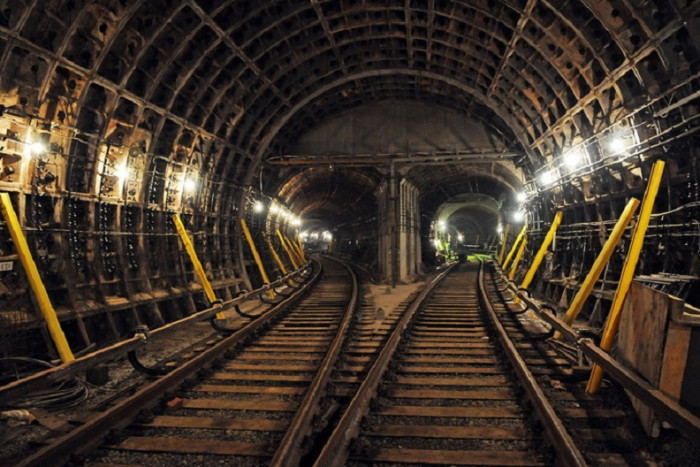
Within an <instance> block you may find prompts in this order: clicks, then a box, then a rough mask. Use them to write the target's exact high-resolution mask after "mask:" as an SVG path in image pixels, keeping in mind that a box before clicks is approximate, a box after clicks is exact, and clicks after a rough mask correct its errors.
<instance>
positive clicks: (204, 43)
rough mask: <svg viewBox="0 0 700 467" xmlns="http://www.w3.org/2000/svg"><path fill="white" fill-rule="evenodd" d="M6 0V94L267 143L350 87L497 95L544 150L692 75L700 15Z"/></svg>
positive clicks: (692, 5)
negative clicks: (56, 100)
mask: <svg viewBox="0 0 700 467" xmlns="http://www.w3.org/2000/svg"><path fill="white" fill-rule="evenodd" d="M3 3H4V4H5V6H4V7H3V8H2V14H1V15H0V28H2V29H0V33H1V34H0V37H2V39H3V43H2V46H3V56H2V57H3V58H2V60H3V70H4V72H3V82H2V87H3V90H4V91H5V92H6V93H9V94H10V96H8V97H6V102H7V103H8V104H11V103H12V91H14V92H15V95H16V96H17V99H16V104H19V105H22V107H23V109H25V110H27V111H30V112H32V113H34V112H40V113H42V114H44V115H46V116H49V117H55V116H56V115H57V114H58V112H59V109H57V108H53V107H50V108H43V109H42V106H43V105H44V104H45V102H46V101H47V99H48V98H50V97H53V98H62V99H64V100H66V99H67V100H68V102H70V104H68V102H66V104H68V105H74V106H75V107H73V109H71V108H68V109H64V110H63V111H62V112H63V114H62V115H63V119H69V120H72V119H71V117H72V116H73V115H72V114H73V113H74V112H71V110H78V108H80V107H84V106H89V105H94V106H96V107H97V109H96V110H98V111H99V112H101V113H103V114H110V112H114V111H115V110H118V108H115V104H116V102H115V101H114V99H115V97H116V96H115V95H113V94H116V95H119V96H121V98H122V99H124V100H127V101H129V102H130V104H129V103H127V104H125V105H124V106H125V107H129V106H132V107H133V108H123V109H122V110H123V111H124V112H125V115H123V116H122V119H125V120H128V121H129V122H131V123H139V125H140V126H143V127H147V129H148V130H149V131H151V132H152V133H153V136H154V137H156V138H160V139H163V137H164V135H163V132H166V133H167V131H168V130H170V131H174V132H176V133H177V130H173V129H172V128H170V127H171V126H173V125H170V126H169V125H164V124H163V122H162V120H160V117H163V116H165V117H167V118H168V119H169V120H170V121H172V122H173V124H175V125H178V126H186V127H189V128H190V129H192V130H194V131H197V132H198V133H199V134H201V135H204V136H208V137H215V138H214V139H215V140H217V141H220V142H221V143H222V144H233V145H234V146H235V147H236V149H237V150H238V152H240V153H242V154H243V155H244V157H253V158H259V157H262V156H263V155H265V154H266V153H267V150H268V149H269V148H270V145H273V143H275V141H277V144H285V142H286V141H287V140H288V139H289V138H293V137H294V135H297V134H300V133H302V132H303V131H304V130H305V129H306V128H307V127H308V126H313V125H316V124H317V123H318V122H319V119H321V118H324V116H325V115H326V114H327V113H332V112H335V111H338V110H339V109H342V108H344V106H345V104H349V105H352V104H350V101H352V100H353V99H354V100H357V101H358V102H367V101H370V100H372V99H377V98H386V97H390V96H396V95H400V96H402V97H409V98H410V97H414V96H416V94H420V97H419V98H421V99H427V100H431V101H433V102H437V103H443V104H446V105H450V106H452V107H458V108H460V109H462V110H463V109H465V108H466V109H475V108H479V106H480V107H481V108H487V109H489V110H488V113H487V115H489V116H490V115H495V116H496V117H493V118H492V122H493V125H494V126H496V127H499V128H501V129H502V130H503V131H504V132H505V131H507V132H512V134H514V135H515V136H516V137H517V139H518V141H520V142H521V143H522V144H523V146H524V150H525V151H526V152H527V153H529V154H530V155H531V156H533V157H537V156H540V157H541V156H543V155H547V154H550V153H553V152H555V151H556V150H558V149H559V148H561V147H564V146H566V145H567V144H569V143H570V142H571V141H572V140H573V139H575V138H576V137H578V136H579V135H583V136H584V137H586V136H590V134H591V133H592V132H593V131H594V129H595V127H597V126H599V123H600V120H601V119H602V120H605V119H607V120H610V118H611V117H612V118H615V112H618V113H624V112H625V111H626V110H631V109H634V108H636V107H637V106H639V105H641V104H642V103H644V102H646V101H647V100H648V99H649V98H650V97H655V96H657V95H659V94H661V93H662V92H663V91H664V90H665V89H666V87H667V86H668V85H669V84H672V83H674V82H676V83H677V82H680V81H682V80H683V79H685V78H689V77H692V74H693V73H695V72H696V71H697V70H696V66H697V60H698V37H697V36H698V31H699V30H700V28H699V27H698V24H697V23H698V2H693V1H685V2H680V1H635V2H630V1H627V0H618V1H609V2H602V1H591V0H575V1H566V2H558V3H556V4H553V3H550V2H547V1H540V0H529V1H528V0H520V1H505V2H497V1H492V0H488V1H486V0H483V1H472V2H456V1H440V0H423V1H418V0H416V1H405V0H382V1H362V2H357V1H343V0H341V1H337V0H333V1H317V0H312V1H306V0H304V1H274V2H259V1H241V0H236V1H214V0H188V1H174V0H173V1H167V0H156V1H152V0H151V1H126V0H123V1H116V0H113V1H105V2H99V3H98V2H86V1H73V0H71V1H49V2H37V1H34V2H31V1H11V2H3ZM98 87H99V88H105V89H106V90H107V91H106V93H105V94H106V95H105V96H104V97H103V98H100V97H99V96H98V97H97V98H95V99H91V89H92V92H93V94H94V93H95V91H96V89H98ZM98 90H99V89H98ZM98 94H99V92H98ZM93 97H94V96H93ZM319 109H320V112H319V111H318V110H319ZM66 110H68V112H66ZM467 111H468V112H469V111H470V110H467ZM48 112H51V113H52V115H48ZM490 118H491V117H490ZM66 123H70V124H75V123H76V122H74V121H73V122H66ZM169 139H170V140H172V139H174V138H173V136H172V135H171V136H169ZM168 142H169V141H166V144H163V145H161V146H160V147H158V146H156V148H155V149H160V150H161V151H164V152H167V150H168V149H170V148H169V147H168V146H169V144H167V143H168ZM170 146H171V145H170ZM227 156H230V154H228V153H227ZM536 160H537V159H535V161H536ZM221 164H222V166H223V167H224V168H225V169H226V172H227V173H226V175H229V176H230V175H231V173H232V172H236V171H238V172H240V171H241V169H246V168H248V167H249V164H248V165H245V167H244V164H240V163H236V164H230V163H227V162H221Z"/></svg>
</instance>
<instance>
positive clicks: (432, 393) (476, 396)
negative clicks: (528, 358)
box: [389, 389, 517, 400]
mask: <svg viewBox="0 0 700 467" xmlns="http://www.w3.org/2000/svg"><path fill="white" fill-rule="evenodd" d="M389 397H396V398H404V399H465V400H512V399H516V398H517V397H516V395H515V394H514V393H513V391H506V390H500V389H499V390H494V391H483V390H482V391H452V390H445V389H390V390H389Z"/></svg>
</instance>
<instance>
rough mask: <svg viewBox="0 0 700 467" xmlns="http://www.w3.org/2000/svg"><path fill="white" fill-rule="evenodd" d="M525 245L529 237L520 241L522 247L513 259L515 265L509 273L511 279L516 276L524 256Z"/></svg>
mask: <svg viewBox="0 0 700 467" xmlns="http://www.w3.org/2000/svg"><path fill="white" fill-rule="evenodd" d="M525 245H527V237H525V238H523V241H522V242H521V243H520V248H518V254H517V255H515V260H514V261H513V267H512V268H511V269H510V274H508V278H509V279H513V278H514V277H515V271H516V270H517V269H518V264H520V259H521V258H522V257H523V252H524V251H525Z"/></svg>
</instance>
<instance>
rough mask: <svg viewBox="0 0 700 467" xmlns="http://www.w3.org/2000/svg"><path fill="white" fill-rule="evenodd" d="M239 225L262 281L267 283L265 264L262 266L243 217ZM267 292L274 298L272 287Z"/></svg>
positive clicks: (268, 281)
mask: <svg viewBox="0 0 700 467" xmlns="http://www.w3.org/2000/svg"><path fill="white" fill-rule="evenodd" d="M241 227H243V235H245V239H246V240H248V246H249V247H250V251H252V252H253V258H254V259H255V264H257V265H258V271H260V275H261V276H262V278H263V281H265V283H266V284H269V283H270V279H269V278H268V277H267V273H266V272H265V266H263V262H262V259H260V255H259V254H258V249H257V248H256V247H255V243H254V242H253V236H252V235H250V230H249V229H248V224H247V223H246V221H245V219H241ZM268 293H269V294H270V297H271V298H275V292H274V291H273V290H272V289H270V290H268Z"/></svg>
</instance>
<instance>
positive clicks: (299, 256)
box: [284, 236, 306, 265]
mask: <svg viewBox="0 0 700 467" xmlns="http://www.w3.org/2000/svg"><path fill="white" fill-rule="evenodd" d="M284 238H286V239H287V244H288V245H289V246H290V248H291V249H292V251H293V252H294V254H295V255H296V258H297V259H298V260H299V265H303V264H304V263H306V261H305V260H304V256H303V255H302V254H301V252H300V251H299V245H297V243H296V242H295V241H294V240H292V239H291V238H289V237H287V236H285V237H284Z"/></svg>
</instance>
